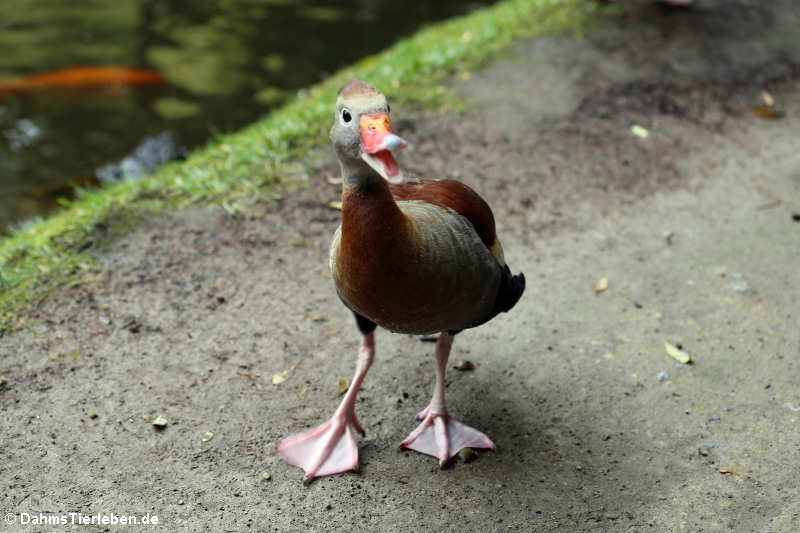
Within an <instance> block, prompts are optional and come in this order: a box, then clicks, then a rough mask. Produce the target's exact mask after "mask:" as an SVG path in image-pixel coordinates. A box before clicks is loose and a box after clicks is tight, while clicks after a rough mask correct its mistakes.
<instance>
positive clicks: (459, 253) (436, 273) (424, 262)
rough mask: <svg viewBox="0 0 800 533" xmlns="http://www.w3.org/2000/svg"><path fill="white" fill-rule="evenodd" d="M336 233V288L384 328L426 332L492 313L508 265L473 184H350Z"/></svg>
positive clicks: (450, 328)
mask: <svg viewBox="0 0 800 533" xmlns="http://www.w3.org/2000/svg"><path fill="white" fill-rule="evenodd" d="M398 202H399V203H398ZM473 220H474V221H475V222H476V223H477V224H478V225H479V226H480V228H481V230H480V233H482V234H483V236H481V235H480V234H479V233H478V231H477V229H476V227H475V226H476V224H475V223H473ZM337 235H338V237H335V238H334V242H333V244H332V247H331V268H332V271H333V276H334V281H335V282H336V288H337V291H338V292H339V295H340V297H341V298H342V300H343V301H344V302H345V303H346V304H347V306H348V307H350V308H351V309H352V310H353V311H355V312H357V313H359V314H361V315H363V316H365V317H367V318H369V319H370V320H372V321H373V322H375V323H377V324H378V325H379V326H382V327H384V328H386V329H389V330H390V331H396V332H403V333H416V334H427V333H435V332H439V331H455V330H461V329H464V328H468V327H472V326H474V325H477V324H479V323H483V322H485V321H486V320H488V319H489V318H491V316H493V314H492V311H493V308H494V304H495V300H496V297H497V293H498V291H499V289H500V286H501V281H502V278H503V269H502V266H503V265H502V264H500V263H499V262H498V261H497V259H496V258H495V257H494V256H493V255H492V250H491V248H490V247H491V246H493V245H494V243H495V240H496V237H495V235H494V218H493V216H492V212H491V210H490V209H489V206H488V205H486V203H485V202H484V201H483V200H482V199H481V198H480V197H479V196H478V195H477V194H476V193H475V192H474V191H472V189H470V188H469V187H467V186H465V185H463V184H461V183H458V182H454V181H423V182H421V183H415V184H410V183H409V184H401V185H389V184H388V183H386V182H385V181H383V180H380V181H376V182H373V183H370V184H368V185H363V186H357V187H345V189H344V191H343V194H342V226H341V231H340V233H338V234H337ZM494 314H496V313H494Z"/></svg>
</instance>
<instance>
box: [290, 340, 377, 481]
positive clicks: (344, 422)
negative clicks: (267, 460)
mask: <svg viewBox="0 0 800 533" xmlns="http://www.w3.org/2000/svg"><path fill="white" fill-rule="evenodd" d="M374 357H375V333H374V332H372V333H368V334H366V335H364V337H363V338H362V339H361V346H360V347H359V349H358V361H357V363H356V374H355V376H354V377H353V383H352V384H351V385H350V388H349V389H348V390H347V394H345V396H344V399H342V403H341V404H339V408H338V409H336V412H335V413H334V414H333V416H332V417H331V419H330V420H328V421H327V422H325V423H324V424H322V425H321V426H317V427H315V428H313V429H310V430H308V431H306V432H304V433H299V434H297V435H292V436H291V437H287V438H285V439H283V440H281V441H280V442H278V454H279V455H280V456H281V457H283V458H284V460H285V461H286V462H287V463H289V464H291V465H294V466H299V467H300V468H302V469H303V470H304V471H305V473H306V474H305V476H303V483H309V482H311V481H312V480H313V479H314V478H315V477H319V476H328V475H331V474H338V473H339V472H347V471H348V470H358V447H357V446H356V439H355V437H354V436H353V432H354V431H356V432H358V433H361V434H362V435H363V434H364V430H363V429H362V428H361V425H360V424H359V423H358V419H357V418H356V414H355V402H356V395H357V394H358V390H359V389H360V388H361V382H362V381H364V376H366V375H367V370H369V367H370V366H371V365H372V360H373V358H374Z"/></svg>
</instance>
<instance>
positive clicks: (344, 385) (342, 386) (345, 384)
mask: <svg viewBox="0 0 800 533" xmlns="http://www.w3.org/2000/svg"><path fill="white" fill-rule="evenodd" d="M349 388H350V380H349V379H347V378H339V383H338V385H337V389H338V391H339V392H338V395H339V396H341V395H342V394H344V393H345V392H347V389H349Z"/></svg>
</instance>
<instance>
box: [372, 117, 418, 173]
mask: <svg viewBox="0 0 800 533" xmlns="http://www.w3.org/2000/svg"><path fill="white" fill-rule="evenodd" d="M360 127H361V157H362V159H364V161H366V162H367V164H369V166H371V167H372V168H373V169H374V170H375V171H376V172H378V173H379V174H380V175H381V176H383V177H384V178H385V179H386V180H388V181H390V182H394V183H397V182H401V181H403V174H402V172H401V171H400V167H399V166H398V165H397V161H395V159H394V156H393V155H392V154H391V152H395V151H398V150H402V149H403V148H405V147H406V146H407V143H406V141H405V140H403V139H402V138H400V137H398V136H397V135H395V134H394V133H393V132H392V122H391V120H390V119H389V114H388V113H373V114H371V115H362V116H361V121H360Z"/></svg>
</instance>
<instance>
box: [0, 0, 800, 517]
mask: <svg viewBox="0 0 800 533" xmlns="http://www.w3.org/2000/svg"><path fill="white" fill-rule="evenodd" d="M793 3H794V2H792V1H790V0H787V1H782V2H761V3H758V2H736V1H731V2H721V1H720V2H717V3H714V2H709V3H702V2H701V3H700V5H699V6H697V8H695V9H689V10H669V9H665V8H659V7H651V6H643V7H642V8H641V10H639V11H638V12H636V13H634V14H631V15H626V16H624V17H620V18H618V19H617V20H615V21H612V22H609V23H607V24H603V25H602V26H600V27H597V28H594V29H593V30H592V31H590V32H589V33H588V35H586V36H585V37H584V38H583V39H576V38H572V37H560V38H542V39H534V40H530V41H525V42H520V43H518V45H517V46H516V47H515V48H514V49H513V50H511V51H510V52H509V53H508V54H506V55H505V56H504V57H503V58H501V59H500V60H498V61H496V62H495V63H494V64H493V65H491V66H489V67H488V68H487V69H486V70H485V71H483V72H478V73H472V75H471V77H470V78H469V79H468V80H465V79H463V78H466V76H462V77H460V78H459V79H458V81H454V82H453V84H454V86H455V87H456V89H457V90H458V91H459V92H460V93H461V94H462V95H463V97H464V98H465V99H466V100H467V102H468V103H469V110H468V111H467V112H465V113H463V114H459V115H457V116H453V115H446V116H442V115H436V116H417V115H410V114H409V111H408V110H403V109H394V110H393V115H394V116H395V117H396V119H395V131H397V132H398V133H400V134H401V135H403V136H405V137H406V138H407V139H409V140H410V141H411V142H412V143H413V145H414V147H413V149H411V150H409V151H407V152H406V153H404V154H403V155H402V157H401V161H400V162H401V164H402V165H404V166H406V167H407V168H410V169H412V170H414V171H415V172H417V173H419V174H421V175H424V176H428V177H454V178H458V179H462V180H464V181H465V182H466V183H468V184H470V185H472V186H474V187H475V188H476V189H477V190H479V191H480V192H481V193H482V194H483V195H485V197H486V198H487V200H489V202H490V203H491V204H492V205H493V207H494V210H495V213H496V217H497V221H498V230H499V233H500V235H501V236H502V239H503V243H504V245H505V249H506V257H507V259H508V262H509V264H510V265H511V266H512V267H513V270H515V271H519V270H521V271H524V272H525V274H526V276H527V278H528V290H527V292H526V294H525V296H524V297H523V299H522V300H521V302H520V303H519V304H518V305H517V307H516V308H515V309H514V310H513V311H512V312H511V313H509V314H507V315H502V316H500V317H498V318H496V319H495V320H494V321H492V322H491V323H489V324H487V325H485V326H483V327H480V328H477V329H474V330H470V331H466V332H464V333H462V334H460V335H459V336H458V337H457V338H456V342H455V345H454V349H453V355H452V363H453V365H455V364H457V363H458V362H460V361H465V360H468V361H471V362H472V363H474V365H475V369H474V370H472V371H458V370H454V369H451V370H450V371H449V374H448V379H447V383H448V400H449V405H450V408H451V411H452V414H453V415H454V416H456V417H457V418H459V419H461V420H463V421H465V422H466V423H468V424H470V425H473V426H475V427H478V428H480V429H482V430H483V431H485V432H486V433H487V434H489V435H490V436H491V437H493V439H494V440H495V442H496V443H497V450H496V451H494V452H488V453H482V454H480V455H479V456H478V457H477V458H476V459H474V460H472V461H470V462H466V463H462V462H456V463H454V464H452V465H451V466H450V467H448V468H445V469H443V470H440V469H439V468H438V467H437V464H436V461H435V460H434V459H433V458H431V457H428V456H423V455H420V454H416V453H414V452H399V451H398V450H397V444H398V443H399V442H400V440H401V439H402V438H403V437H404V436H405V435H406V434H407V433H408V432H409V431H411V429H413V428H414V427H415V426H416V421H415V420H414V415H415V413H416V412H417V411H418V410H419V409H421V408H422V407H424V406H425V405H426V403H427V402H428V400H429V395H430V392H431V389H432V383H433V372H434V365H433V358H432V351H433V345H431V344H429V343H423V342H420V341H419V339H417V338H414V337H410V336H404V335H394V334H389V333H387V332H382V331H379V333H378V337H377V343H378V352H377V360H376V364H375V365H374V366H373V368H372V370H371V372H370V374H369V375H368V376H367V379H366V382H365V386H364V388H363V392H362V394H361V395H360V399H359V404H358V406H357V412H358V416H359V418H360V420H361V422H362V424H364V426H365V429H366V431H367V435H366V437H365V438H360V439H359V445H360V452H361V464H362V468H361V471H360V472H359V473H352V474H346V475H340V476H335V477H328V478H323V479H319V480H317V481H315V482H314V483H313V484H311V485H310V486H303V485H302V484H301V482H300V480H301V477H302V472H301V471H300V470H298V469H296V468H293V467H290V466H287V465H286V464H284V463H283V462H282V461H281V460H280V459H279V458H277V457H276V456H274V455H273V453H272V452H273V449H274V446H275V443H276V442H277V440H278V439H279V438H281V437H283V436H286V435H289V434H291V433H294V432H298V431H300V430H303V429H305V428H307V427H310V426H313V425H316V424H318V423H320V422H322V421H323V420H324V419H325V418H327V417H328V416H329V415H330V413H331V412H332V410H333V409H334V407H335V404H336V403H337V402H338V397H337V394H338V390H337V386H338V381H339V379H340V378H349V377H350V376H351V375H352V371H353V367H354V358H355V353H356V347H357V344H358V334H357V330H356V328H355V325H354V323H353V320H352V317H351V315H350V314H349V312H347V311H346V309H345V308H344V307H343V306H342V305H341V303H339V301H338V299H337V298H336V296H335V294H334V290H333V287H332V282H331V279H330V275H329V273H328V267H327V253H328V244H329V240H330V237H331V235H332V233H333V231H334V229H335V227H336V225H337V223H338V216H339V213H338V212H337V211H336V210H334V209H331V208H329V207H328V206H327V205H326V204H327V203H328V202H329V201H331V200H336V199H337V196H338V193H339V191H338V189H337V188H336V187H335V186H332V185H329V184H327V183H326V182H325V180H324V176H325V175H326V174H328V173H331V174H333V173H335V172H336V166H335V164H334V161H333V158H332V156H331V154H330V150H329V148H328V147H321V149H320V153H319V156H318V157H316V158H314V160H313V162H311V163H308V164H306V165H305V167H304V170H303V172H304V173H305V174H306V175H307V179H308V188H307V189H305V190H301V191H298V192H293V193H288V194H286V195H285V196H284V198H283V199H281V200H278V201H275V202H271V203H264V204H259V205H257V206H256V207H255V208H254V209H253V210H252V211H250V212H248V213H244V214H241V215H237V216H231V215H228V214H227V213H225V212H224V211H222V210H215V209H192V210H188V211H181V212H177V213H174V214H171V215H168V216H165V217H161V218H157V219H153V220H149V221H147V222H146V223H144V224H143V225H142V226H141V227H140V228H139V229H138V230H136V231H135V232H133V233H132V234H129V235H127V236H124V237H121V238H119V239H117V240H115V241H114V242H113V243H112V244H111V245H110V247H109V248H108V249H106V250H104V251H102V252H98V253H99V254H100V256H101V259H102V263H103V265H104V274H102V275H100V276H98V277H97V279H96V280H94V281H93V282H92V283H91V284H89V285H87V286H82V287H79V288H75V289H73V290H71V291H67V292H64V293H61V294H54V295H52V297H51V298H50V299H49V300H48V301H46V302H45V303H44V304H43V305H42V306H41V308H40V309H39V310H38V311H37V315H38V318H39V320H38V321H35V322H34V325H33V326H32V327H31V328H30V329H28V330H25V331H21V332H18V333H15V334H13V335H9V336H6V337H5V338H3V339H0V391H1V392H2V402H0V409H1V410H2V421H0V439H1V440H2V448H0V481H2V485H3V491H2V495H0V511H3V513H6V512H10V513H14V514H15V515H16V520H17V522H16V524H13V525H6V524H4V525H3V526H2V528H0V530H2V531H21V532H34V531H62V530H69V527H63V526H58V527H54V526H47V527H45V526H36V525H31V524H28V525H21V524H20V523H19V514H20V513H31V514H38V513H40V512H41V513H46V514H57V515H61V514H66V513H69V512H81V513H84V514H87V515H91V514H95V513H105V514H110V513H115V514H117V515H122V514H126V515H127V514H133V515H137V516H142V515H145V514H146V513H150V514H151V515H157V516H158V518H159V524H160V525H158V526H156V527H151V528H150V529H153V530H161V531H215V532H218V531H246V530H254V531H364V532H421V531H435V532H450V531H454V532H461V531H475V532H506V531H693V532H696V531H758V532H765V531H771V532H784V531H787V532H788V531H798V530H800V490H799V489H798V479H800V466H799V465H800V444H799V443H800V388H798V375H799V374H800V366H799V365H800V362H799V357H800V327H798V326H800V298H799V297H798V284H799V283H800V222H798V221H797V220H796V218H800V215H798V213H800V144H799V143H798V138H800V118H798V117H800V42H799V41H797V39H796V28H797V27H800V8H797V7H793V6H792V4H793ZM757 4H762V5H760V6H759V5H757ZM764 4H768V6H767V5H764ZM792 32H794V33H792ZM762 90H767V91H768V92H769V94H770V95H771V96H772V98H773V99H774V102H775V103H774V107H775V109H777V110H779V111H780V112H782V113H784V116H783V118H780V119H775V120H768V119H764V118H762V117H760V116H758V115H757V114H755V113H753V112H752V110H751V106H753V105H757V104H760V103H762V96H761V91H762ZM398 107H399V106H398ZM632 125H639V126H641V127H642V128H644V129H646V131H647V132H648V133H649V135H648V136H647V137H646V138H643V137H641V136H638V135H636V134H634V133H633V132H632V129H631V126H632ZM637 131H640V130H637ZM640 133H641V131H640ZM793 215H794V217H795V219H793ZM601 278H607V279H608V288H607V289H606V290H605V291H603V292H601V293H595V290H594V289H595V284H596V283H597V281H598V280H599V279H601ZM665 341H668V342H670V343H672V344H674V345H680V346H681V347H682V348H683V350H684V351H686V352H688V353H689V354H691V356H692V357H693V363H692V364H689V365H682V364H679V363H677V361H675V360H673V359H672V358H670V357H669V356H668V355H667V353H666V350H665V348H664V342H665ZM289 369H293V370H292V371H291V372H289V373H287V376H288V377H287V379H286V380H285V381H284V382H282V383H280V384H278V385H274V384H273V383H272V379H273V375H275V374H277V373H280V372H283V371H286V370H289ZM159 416H161V417H163V418H164V419H165V420H166V422H167V426H166V427H164V428H162V429H157V428H155V427H154V426H153V425H152V422H153V421H155V420H156V418H157V417H159ZM76 529H77V530H80V531H106V530H109V526H89V527H80V528H76ZM117 529H121V527H114V526H110V530H117ZM132 529H133V528H129V530H132ZM148 530H149V529H148Z"/></svg>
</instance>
